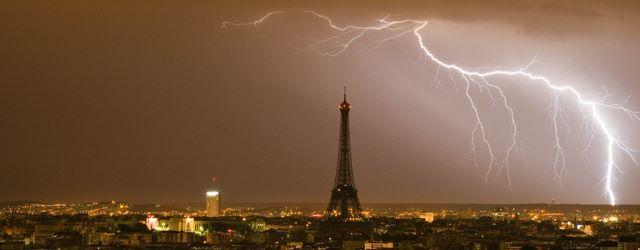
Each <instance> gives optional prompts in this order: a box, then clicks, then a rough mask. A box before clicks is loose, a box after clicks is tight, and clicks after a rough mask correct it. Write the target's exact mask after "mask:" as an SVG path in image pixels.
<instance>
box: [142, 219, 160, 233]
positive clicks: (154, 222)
mask: <svg viewBox="0 0 640 250" xmlns="http://www.w3.org/2000/svg"><path fill="white" fill-rule="evenodd" d="M144 224H145V225H147V228H148V229H149V230H155V229H156V228H158V218H156V217H153V216H151V217H147V219H146V221H145V223H144Z"/></svg>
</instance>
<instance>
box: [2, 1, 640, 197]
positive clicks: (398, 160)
mask: <svg viewBox="0 0 640 250" xmlns="http://www.w3.org/2000/svg"><path fill="white" fill-rule="evenodd" d="M292 7H294V8H306V9H313V10H315V11H318V12H320V13H323V14H326V15H328V16H330V17H332V18H333V19H334V21H335V22H336V23H337V24H339V25H349V24H355V25H372V24H373V23H374V22H375V20H376V18H382V17H384V16H385V15H387V14H390V15H391V16H392V17H393V18H396V19H402V18H419V19H429V20H431V21H432V22H431V23H430V24H429V26H428V27H427V28H425V30H424V31H423V36H424V37H425V43H426V44H427V45H428V46H429V48H430V49H431V50H432V51H433V52H434V53H435V54H436V55H437V56H438V57H439V58H441V59H443V60H446V61H447V62H449V63H456V64H458V65H460V66H463V67H467V68H469V69H474V70H475V69H478V68H480V69H482V68H491V69H519V68H522V67H524V66H526V65H527V64H529V62H531V60H532V58H534V57H535V58H536V60H535V61H534V63H533V64H532V65H531V66H530V67H529V68H528V70H529V71H531V72H534V73H536V74H540V75H544V76H546V77H548V78H550V79H552V80H554V81H557V82H559V83H562V84H563V85H571V86H573V87H575V88H577V89H579V90H580V91H581V92H582V93H584V94H585V97H586V98H589V99H595V100H599V99H600V98H601V97H602V96H603V95H604V92H603V88H602V86H606V88H607V89H608V93H609V95H611V96H610V97H608V99H607V102H608V103H621V102H624V101H625V99H626V98H627V97H628V96H630V97H631V98H630V99H629V101H628V103H627V104H626V106H627V107H629V108H632V109H635V110H640V83H639V82H638V79H639V78H640V72H639V71H638V69H639V68H638V58H639V57H640V29H638V27H640V4H638V2H637V1H468V2H467V1H428V2H426V3H423V1H405V2H395V1H394V2H393V3H392V2H386V1H380V2H377V1H361V2H352V3H348V4H346V3H341V1H318V2H286V1H277V2H267V1H256V2H249V1H228V2H225V1H188V2H184V1H88V2H84V1H2V2H0V30H1V32H0V58H1V59H0V200H4V201H7V200H39V201H101V200H123V201H129V202H136V203H146V202H183V201H202V200H203V199H204V192H205V191H206V190H207V189H210V188H216V189H219V190H220V191H221V194H222V199H223V201H237V202H254V201H255V202H285V201H291V202H326V201H328V199H329V196H330V190H331V188H332V184H333V178H334V174H335V165H336V158H337V149H338V129H339V127H338V126H339V118H340V117H339V111H338V110H337V109H336V105H337V104H338V103H339V102H340V101H341V98H342V88H343V86H347V88H348V92H349V96H348V99H349V102H350V103H351V104H352V106H353V107H352V110H351V136H352V138H351V147H352V157H353V166H354V172H355V182H356V186H357V188H358V190H359V196H360V200H361V201H362V202H365V203H367V202H455V203H467V202H469V203H494V202H496V203H525V202H550V201H551V200H552V199H555V200H556V202H558V203H607V199H606V197H605V196H604V194H603V190H602V187H603V182H602V181H603V173H604V169H603V163H604V152H603V149H604V148H603V147H602V145H603V143H604V140H603V138H602V135H601V134H600V133H598V132H596V134H595V136H594V140H593V143H592V144H591V147H587V144H588V139H589V138H590V133H589V130H588V128H589V126H588V125H589V124H590V122H589V121H586V123H585V121H584V120H583V116H582V113H581V111H580V109H579V107H578V106H577V105H575V98H572V97H568V96H567V97H564V98H561V101H560V103H561V106H562V117H563V118H564V121H563V122H562V124H561V126H560V137H561V143H562V145H563V148H564V149H565V153H566V160H567V161H566V162H567V163H566V172H565V173H564V174H563V175H562V176H561V178H557V177H556V176H554V173H553V159H554V158H553V148H552V147H553V145H554V143H555V142H554V133H553V130H554V128H553V122H552V119H551V113H553V109H552V108H550V107H552V105H553V101H554V94H553V92H552V91H549V89H547V88H546V87H544V86H543V85H542V84H540V83H539V82H535V81H530V80H526V79H523V78H518V77H511V78H510V77H497V78H492V82H493V83H495V84H497V85H500V86H502V87H503V88H504V90H505V94H506V95H507V96H508V97H509V100H510V102H511V105H512V106H513V108H514V110H515V118H516V120H517V123H518V130H519V143H518V144H519V146H518V150H517V151H516V152H515V153H514V155H513V156H512V158H511V167H510V171H509V174H510V176H511V181H512V187H513V189H512V190H511V189H510V188H509V186H508V184H507V176H506V174H507V173H506V171H505V170H503V171H499V170H498V169H496V170H493V171H490V174H489V178H488V179H485V173H486V172H487V164H488V159H487V157H486V155H487V154H486V153H487V152H486V149H484V148H482V147H481V146H477V148H478V149H477V152H476V153H477V155H478V160H477V161H478V164H477V166H476V165H475V164H474V163H473V161H472V160H469V159H470V158H469V157H468V156H469V154H467V153H468V152H469V150H470V149H471V144H470V140H471V132H472V129H473V127H474V122H475V120H474V115H473V112H472V110H471V108H470V106H469V103H468V100H467V99H466V98H465V95H464V81H463V80H462V79H461V78H460V77H457V76H455V75H452V76H450V75H449V74H448V73H447V72H446V71H443V70H440V72H439V75H438V77H435V76H436V73H437V72H438V67H437V66H436V65H435V64H434V63H432V62H430V61H429V60H428V59H426V58H425V57H424V56H423V55H422V54H421V53H420V51H419V50H418V44H417V41H416V39H415V36H411V35H410V34H409V35H406V36H402V37H399V38H397V39H395V40H393V41H390V42H388V43H386V44H384V45H382V46H380V47H379V48H377V49H375V50H371V51H369V50H367V45H368V43H371V42H374V41H376V40H379V39H382V38H384V37H385V34H384V33H378V34H371V36H370V37H365V38H363V40H361V41H360V42H359V43H356V44H354V46H353V47H352V48H351V49H349V50H348V51H346V52H345V53H343V54H342V55H340V56H337V57H327V56H322V55H318V54H317V53H313V52H310V51H309V50H308V46H309V45H310V44H312V43H313V41H315V40H317V39H323V38H327V37H330V36H331V35H334V34H335V32H334V31H332V30H331V29H329V28H328V27H327V25H326V24H325V23H323V22H321V21H319V20H318V19H315V18H313V17H310V16H308V15H304V14H302V13H300V12H295V11H294V12H291V13H287V14H284V15H278V16H274V17H273V18H271V19H269V20H268V22H265V23H262V24H260V25H257V26H255V27H253V26H251V27H226V28H223V27H222V25H221V24H222V22H223V21H236V22H250V21H253V20H255V19H257V18H260V17H262V16H263V15H264V14H266V13H267V12H269V11H273V10H279V9H288V8H292ZM536 55H537V57H536ZM434 79H438V80H439V81H440V84H441V85H438V84H436V81H435V80H434ZM472 94H474V95H475V96H477V100H478V105H479V107H480V110H479V111H480V114H481V117H482V120H483V121H485V124H486V126H487V134H488V136H489V137H490V138H491V140H492V141H494V142H495V147H496V148H497V149H498V151H499V152H498V154H499V155H500V156H503V154H504V148H505V146H506V145H507V141H508V136H507V135H506V134H507V133H506V132H508V131H509V128H510V127H509V125H510V123H509V121H508V116H507V115H506V114H507V113H506V112H505V110H504V109H503V108H501V106H500V105H491V99H489V98H488V97H487V96H486V95H483V94H482V93H481V92H479V90H474V91H473V93H472ZM603 114H604V116H605V117H606V119H607V120H608V121H610V123H611V124H612V127H613V130H614V131H615V133H616V135H618V136H619V137H620V138H624V139H625V141H626V142H627V143H628V144H630V145H631V146H634V147H636V148H640V133H638V129H639V127H638V126H636V125H634V124H633V123H632V122H631V121H630V120H629V119H626V118H625V117H624V116H621V115H620V114H619V113H615V112H603ZM587 120H588V118H587ZM585 124H587V126H584V125H585ZM477 139H478V138H476V140H477ZM618 156H619V159H620V160H619V161H618V163H619V168H620V172H616V176H617V180H616V182H615V186H614V187H615V190H616V193H617V196H618V200H619V203H626V204H632V203H635V204H637V203H640V192H638V190H640V181H639V180H640V166H638V165H635V164H634V163H633V162H632V161H630V160H629V159H628V158H627V157H625V156H624V155H618ZM214 177H215V178H216V182H213V181H212V178H214Z"/></svg>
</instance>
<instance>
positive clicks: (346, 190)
mask: <svg viewBox="0 0 640 250" xmlns="http://www.w3.org/2000/svg"><path fill="white" fill-rule="evenodd" d="M338 109H340V115H341V116H340V141H339V151H338V164H337V167H336V178H335V181H334V184H333V190H332V191H331V200H329V206H328V207H327V211H326V214H327V217H328V219H329V220H337V221H361V220H363V218H362V214H361V213H362V208H360V201H359V200H358V190H356V185H355V183H354V181H353V168H352V167H351V143H350V139H349V137H350V136H349V110H351V104H349V103H348V102H347V88H346V87H345V89H344V100H343V101H342V103H340V104H339V105H338Z"/></svg>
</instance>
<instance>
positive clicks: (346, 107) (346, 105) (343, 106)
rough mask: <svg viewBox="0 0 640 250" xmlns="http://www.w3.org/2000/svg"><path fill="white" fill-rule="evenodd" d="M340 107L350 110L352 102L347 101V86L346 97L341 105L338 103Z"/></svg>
mask: <svg viewBox="0 0 640 250" xmlns="http://www.w3.org/2000/svg"><path fill="white" fill-rule="evenodd" d="M338 109H340V110H341V111H342V110H346V111H348V110H350V109H351V104H349V103H348V102H347V87H344V99H343V101H342V103H340V105H338Z"/></svg>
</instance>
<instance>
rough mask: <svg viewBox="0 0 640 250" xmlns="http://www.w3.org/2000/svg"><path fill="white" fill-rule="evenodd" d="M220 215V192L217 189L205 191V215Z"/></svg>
mask: <svg viewBox="0 0 640 250" xmlns="http://www.w3.org/2000/svg"><path fill="white" fill-rule="evenodd" d="M218 216H220V193H219V192H218V191H208V192H207V217H218Z"/></svg>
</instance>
